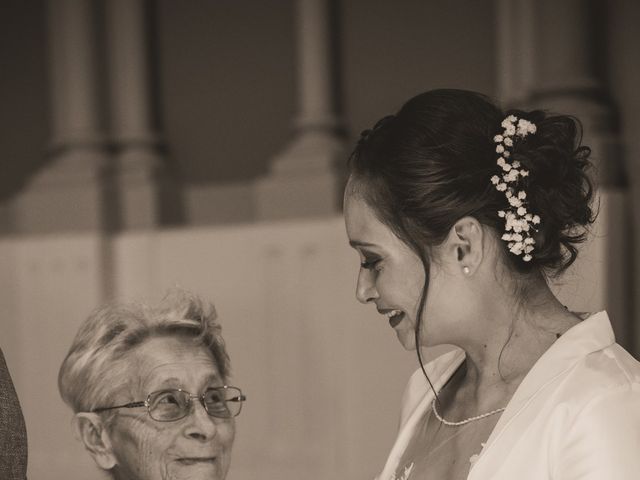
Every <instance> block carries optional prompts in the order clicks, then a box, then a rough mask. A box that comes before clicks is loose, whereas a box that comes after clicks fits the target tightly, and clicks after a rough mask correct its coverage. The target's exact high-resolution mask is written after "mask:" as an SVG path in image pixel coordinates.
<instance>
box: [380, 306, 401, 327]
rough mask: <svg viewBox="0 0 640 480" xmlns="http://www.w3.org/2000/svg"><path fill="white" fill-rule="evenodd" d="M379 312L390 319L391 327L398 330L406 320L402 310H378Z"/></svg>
mask: <svg viewBox="0 0 640 480" xmlns="http://www.w3.org/2000/svg"><path fill="white" fill-rule="evenodd" d="M378 312H379V313H381V314H382V315H384V316H386V317H387V318H388V319H389V325H391V328H396V327H397V326H398V325H400V322H402V319H403V318H404V312H403V311H402V310H393V309H378Z"/></svg>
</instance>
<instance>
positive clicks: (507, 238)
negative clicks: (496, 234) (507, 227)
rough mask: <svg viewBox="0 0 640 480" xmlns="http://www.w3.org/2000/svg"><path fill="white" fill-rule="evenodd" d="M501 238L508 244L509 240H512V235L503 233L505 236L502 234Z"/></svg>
mask: <svg viewBox="0 0 640 480" xmlns="http://www.w3.org/2000/svg"><path fill="white" fill-rule="evenodd" d="M500 238H501V239H502V240H504V241H507V242H508V241H509V240H511V234H510V233H503V234H502V237H500Z"/></svg>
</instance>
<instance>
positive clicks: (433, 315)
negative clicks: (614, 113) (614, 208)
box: [344, 90, 640, 480]
mask: <svg viewBox="0 0 640 480" xmlns="http://www.w3.org/2000/svg"><path fill="white" fill-rule="evenodd" d="M580 142H581V129H580V124H579V122H578V121H577V120H576V119H574V118H572V117H568V116H563V115H550V114H547V113H545V112H543V111H531V112H525V111H520V110H510V111H506V112H504V111H501V110H500V109H499V108H498V107H496V106H495V105H494V104H493V103H492V102H491V101H490V100H489V99H487V98H486V97H485V96H483V95H480V94H477V93H473V92H468V91H461V90H433V91H429V92H426V93H423V94H420V95H418V96H416V97H414V98H412V99H410V100H409V101H408V102H407V103H406V104H405V105H404V106H403V107H402V108H401V109H400V111H399V112H398V113H397V114H395V115H390V116H387V117H384V118H383V119H382V120H380V121H379V122H378V123H377V124H376V125H375V126H374V127H373V128H372V129H371V130H367V131H365V132H363V134H362V136H361V138H360V141H359V142H358V144H357V146H356V147H355V150H354V152H353V154H352V155H351V158H350V162H349V166H350V177H349V181H348V184H347V187H346V190H345V196H344V213H345V223H346V228H347V235H348V237H349V241H350V244H351V245H352V246H353V247H354V248H355V249H356V250H357V252H358V254H359V256H360V260H361V266H360V270H359V272H358V281H357V292H356V296H357V298H358V300H359V301H360V302H362V303H370V304H372V305H373V306H375V307H376V309H377V310H378V312H379V313H381V314H382V315H384V316H386V317H387V318H388V322H389V325H390V326H391V327H392V328H393V329H394V330H395V332H396V335H397V336H398V339H399V341H400V343H401V344H402V346H403V347H404V348H406V349H409V350H412V349H415V350H416V352H417V355H418V359H419V360H420V368H418V369H417V371H416V372H415V373H414V374H413V376H412V377H411V378H410V380H409V383H408V385H407V388H406V391H405V394H404V397H403V399H402V404H401V415H400V428H399V432H398V436H397V438H396V441H395V444H394V445H393V447H392V450H391V453H390V454H389V457H388V459H387V461H386V464H385V465H384V468H383V470H382V472H381V474H380V475H379V476H378V479H379V480H401V479H402V480H426V479H436V480H453V479H455V480H460V479H470V480H481V479H482V480H485V479H486V480H489V479H491V480H499V479H504V480H514V479H518V480H529V479H530V480H534V479H535V480H544V479H549V480H551V479H553V480H578V479H580V480H587V479H588V480H596V479H598V480H603V479H615V480H631V479H634V480H637V479H638V478H640V364H639V363H638V362H637V361H636V360H635V359H634V358H633V357H632V356H631V355H630V354H629V353H627V352H626V351H625V350H624V349H623V348H622V347H620V345H618V344H617V343H616V342H615V338H614V334H613V331H612V328H611V323H610V321H609V319H608V317H607V313H606V312H604V311H603V312H597V313H575V312H572V311H570V310H568V309H567V308H566V307H565V306H564V305H562V303H560V302H559V301H558V299H557V298H556V297H555V296H554V294H553V292H552V291H551V289H550V288H549V283H548V280H549V278H552V277H557V276H559V275H561V274H562V273H563V272H564V271H565V270H566V269H567V267H569V266H570V265H571V264H572V263H573V261H574V260H575V259H576V257H577V255H578V249H577V247H578V244H579V243H580V242H581V241H583V240H584V239H585V236H586V233H587V231H588V227H589V225H590V224H591V223H592V222H593V220H594V217H595V213H596V211H595V210H597V208H594V206H593V203H592V200H593V190H592V181H591V179H590V177H589V174H590V172H589V169H590V166H591V165H590V162H589V154H590V151H589V148H588V147H586V146H581V144H580ZM444 344H448V345H453V346H454V347H455V348H454V349H453V350H450V351H448V352H447V353H445V354H443V355H441V356H439V357H437V358H435V359H434V360H432V361H430V362H428V363H426V364H424V365H423V363H422V357H421V352H420V347H430V346H435V345H444ZM416 347H418V348H416Z"/></svg>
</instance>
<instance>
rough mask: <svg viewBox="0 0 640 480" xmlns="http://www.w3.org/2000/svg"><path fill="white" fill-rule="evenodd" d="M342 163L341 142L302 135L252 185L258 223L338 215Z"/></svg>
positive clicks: (326, 135) (324, 136)
mask: <svg viewBox="0 0 640 480" xmlns="http://www.w3.org/2000/svg"><path fill="white" fill-rule="evenodd" d="M340 163H342V164H344V163H346V155H345V151H344V148H343V146H342V142H341V141H340V140H339V139H338V138H337V137H336V136H335V135H333V134H331V133H329V132H306V133H305V134H303V135H302V136H301V137H300V138H298V139H297V140H295V141H294V142H293V143H292V144H291V145H290V146H289V147H288V148H287V149H286V150H285V151H284V152H283V153H282V154H281V155H280V156H278V157H276V159H275V160H274V164H273V169H272V170H271V172H270V173H269V174H268V175H267V176H266V177H264V178H261V179H259V180H258V181H257V182H256V184H255V196H254V198H255V202H256V216H257V218H258V219H284V218H298V217H314V216H326V215H334V214H335V213H336V212H338V211H340V206H341V204H342V191H343V188H344V184H345V175H344V174H342V173H341V171H343V170H342V169H340V168H339V167H338V165H340Z"/></svg>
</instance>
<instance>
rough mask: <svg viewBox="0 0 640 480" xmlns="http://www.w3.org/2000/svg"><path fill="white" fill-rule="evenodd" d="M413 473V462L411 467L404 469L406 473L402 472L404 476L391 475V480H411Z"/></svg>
mask: <svg viewBox="0 0 640 480" xmlns="http://www.w3.org/2000/svg"><path fill="white" fill-rule="evenodd" d="M412 471H413V462H411V463H410V464H409V465H407V466H406V467H404V471H403V472H402V475H400V476H398V475H397V474H395V473H394V474H393V475H391V479H390V480H409V476H410V475H411V472H412Z"/></svg>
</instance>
